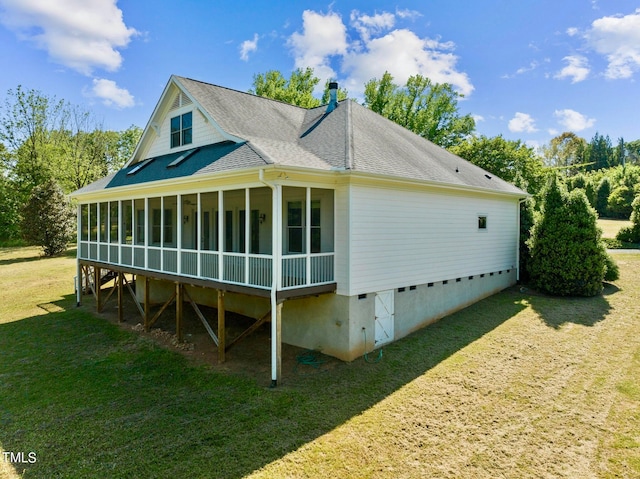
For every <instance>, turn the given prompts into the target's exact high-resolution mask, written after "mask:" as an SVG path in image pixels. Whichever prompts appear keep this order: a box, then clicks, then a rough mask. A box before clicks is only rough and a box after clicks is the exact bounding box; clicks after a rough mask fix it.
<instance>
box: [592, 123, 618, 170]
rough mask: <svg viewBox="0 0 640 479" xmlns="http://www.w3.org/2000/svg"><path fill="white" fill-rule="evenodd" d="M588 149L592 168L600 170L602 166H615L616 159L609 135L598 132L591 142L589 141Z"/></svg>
mask: <svg viewBox="0 0 640 479" xmlns="http://www.w3.org/2000/svg"><path fill="white" fill-rule="evenodd" d="M588 151H589V162H591V163H592V165H591V166H590V169H592V170H600V169H602V168H608V167H610V166H613V163H614V161H615V159H614V154H613V147H612V145H611V138H609V135H607V136H602V135H601V134H600V133H598V132H596V134H595V135H594V136H593V138H592V139H591V143H589V148H588Z"/></svg>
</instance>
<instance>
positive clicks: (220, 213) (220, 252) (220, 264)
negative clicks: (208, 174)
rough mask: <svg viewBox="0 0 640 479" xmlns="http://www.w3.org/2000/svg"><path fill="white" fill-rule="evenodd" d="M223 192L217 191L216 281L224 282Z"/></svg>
mask: <svg viewBox="0 0 640 479" xmlns="http://www.w3.org/2000/svg"><path fill="white" fill-rule="evenodd" d="M224 246H225V244H224V191H223V190H220V191H218V279H219V280H220V281H223V280H224Z"/></svg>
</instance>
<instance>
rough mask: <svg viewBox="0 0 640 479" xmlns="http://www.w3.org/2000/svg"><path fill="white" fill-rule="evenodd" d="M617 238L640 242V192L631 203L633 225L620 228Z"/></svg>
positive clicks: (629, 241) (623, 240) (626, 241)
mask: <svg viewBox="0 0 640 479" xmlns="http://www.w3.org/2000/svg"><path fill="white" fill-rule="evenodd" d="M616 239H617V240H618V241H620V242H622V243H640V194H638V195H636V197H635V199H634V200H633V203H631V225H629V226H625V227H624V228H622V229H620V231H618V234H617V235H616Z"/></svg>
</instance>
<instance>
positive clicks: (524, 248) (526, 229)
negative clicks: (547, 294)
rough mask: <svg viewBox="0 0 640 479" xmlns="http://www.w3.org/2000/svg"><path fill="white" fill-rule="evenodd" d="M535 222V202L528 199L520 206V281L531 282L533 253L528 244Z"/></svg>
mask: <svg viewBox="0 0 640 479" xmlns="http://www.w3.org/2000/svg"><path fill="white" fill-rule="evenodd" d="M533 222H534V200H533V198H527V199H526V200H525V201H523V202H522V203H521V204H520V281H521V282H523V283H527V282H529V265H530V263H531V251H530V250H529V246H528V242H529V239H530V238H531V228H533Z"/></svg>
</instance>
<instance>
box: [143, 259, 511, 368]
mask: <svg viewBox="0 0 640 479" xmlns="http://www.w3.org/2000/svg"><path fill="white" fill-rule="evenodd" d="M140 279H141V277H139V278H138V280H140ZM515 283H516V271H515V270H513V269H512V270H508V271H507V270H505V271H501V272H499V271H496V272H494V273H486V274H483V275H474V276H473V277H469V276H467V277H463V278H460V279H459V281H458V280H457V278H454V279H452V280H448V281H446V283H445V282H444V281H439V282H434V283H430V284H422V285H416V286H415V288H413V289H412V288H411V287H406V288H404V291H400V290H398V289H395V290H394V314H395V321H394V340H398V339H400V338H403V337H405V336H407V335H409V334H411V333H412V332H414V331H416V330H418V329H420V328H422V327H424V326H427V325H428V324H430V323H433V322H434V321H437V320H438V319H440V318H442V317H444V316H446V315H448V314H451V313H453V312H455V311H458V310H460V309H463V308H465V307H466V306H469V305H470V304H473V303H475V302H476V301H479V300H481V299H483V298H486V297H487V296H491V295H492V294H495V293H497V292H499V291H501V290H503V289H505V288H508V287H509V286H511V285H513V284H515ZM174 289H175V284H174V283H172V282H169V281H159V280H151V281H150V297H151V301H152V302H154V303H160V302H164V301H166V300H167V299H168V298H169V297H170V295H171V294H172V293H173V291H174ZM188 292H189V295H191V297H192V298H193V299H194V301H196V302H197V303H199V304H203V305H206V306H211V307H216V305H217V292H216V291H215V290H212V289H206V288H198V287H191V286H189V287H188ZM137 294H138V297H139V299H140V300H142V295H143V284H142V281H140V283H139V286H138V288H137ZM375 295H376V294H375V293H368V294H366V295H359V296H343V295H339V294H323V295H320V296H314V297H307V298H300V299H291V300H287V301H285V302H284V304H283V307H282V341H283V342H284V343H287V344H291V345H294V346H298V347H301V348H307V349H313V350H316V351H321V352H322V353H324V354H327V355H330V356H334V357H336V358H339V359H342V360H344V361H352V360H354V359H356V358H358V357H360V356H362V355H363V354H364V353H365V352H370V351H372V350H373V349H374V339H375ZM225 307H226V309H227V310H228V311H233V312H235V313H239V314H243V315H245V316H249V317H252V318H260V317H262V316H263V315H264V314H265V313H266V312H268V311H269V309H270V302H269V299H268V298H259V297H254V296H247V295H243V294H237V293H226V294H225Z"/></svg>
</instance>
